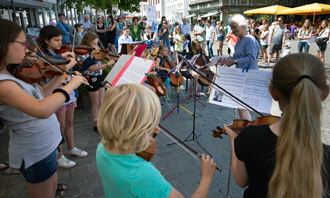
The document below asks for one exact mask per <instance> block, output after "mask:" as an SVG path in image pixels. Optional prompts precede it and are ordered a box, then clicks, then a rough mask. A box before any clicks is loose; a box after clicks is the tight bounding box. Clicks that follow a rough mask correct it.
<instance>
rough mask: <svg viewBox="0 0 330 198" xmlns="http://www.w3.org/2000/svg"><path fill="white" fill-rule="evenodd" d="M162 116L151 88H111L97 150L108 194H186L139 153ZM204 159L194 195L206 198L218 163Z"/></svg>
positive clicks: (130, 195)
mask: <svg viewBox="0 0 330 198" xmlns="http://www.w3.org/2000/svg"><path fill="white" fill-rule="evenodd" d="M165 49H166V46H165ZM123 98H125V100H123ZM160 116H161V104H160V102H159V99H158V98H157V96H156V94H155V93H154V92H153V91H151V90H150V89H149V88H147V87H145V86H143V85H139V84H122V85H118V86H114V87H111V88H109V89H108V91H107V93H106V95H105V100H104V104H103V105H102V108H101V110H100V115H99V120H100V121H99V124H98V126H99V128H100V133H101V135H102V141H101V142H100V143H99V145H98V148H97V151H96V163H97V169H98V171H99V174H100V177H101V180H102V184H103V189H104V193H105V196H106V197H125V198H129V197H177V198H183V197H184V196H183V195H182V194H181V193H180V192H179V191H178V190H176V189H175V188H174V187H172V185H171V184H170V183H169V182H168V181H166V179H165V178H164V177H163V176H162V174H161V173H160V172H159V171H158V170H157V169H156V168H155V167H154V165H153V164H152V163H150V162H148V161H146V160H144V159H143V158H141V157H139V156H137V155H136V154H135V153H137V152H141V151H143V150H145V149H147V148H148V146H149V144H150V141H152V140H153V138H152V137H151V134H152V133H153V132H157V131H159V128H158V127H157V126H158V123H159V120H160ZM118 117H119V118H120V119H117V118H118ZM201 161H202V165H201V180H200V182H199V185H198V187H197V189H196V190H195V192H194V193H193V195H192V197H199V198H206V197H207V194H208V191H209V188H210V185H211V183H212V178H213V175H214V172H215V168H216V166H215V163H214V162H213V159H211V158H210V156H206V155H204V154H202V155H201Z"/></svg>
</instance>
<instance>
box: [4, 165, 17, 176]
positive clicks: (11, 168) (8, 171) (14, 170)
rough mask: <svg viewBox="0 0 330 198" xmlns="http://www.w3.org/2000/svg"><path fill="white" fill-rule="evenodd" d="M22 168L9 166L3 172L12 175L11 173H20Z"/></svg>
mask: <svg viewBox="0 0 330 198" xmlns="http://www.w3.org/2000/svg"><path fill="white" fill-rule="evenodd" d="M20 173H21V172H20V170H19V168H13V167H9V168H8V169H7V170H6V171H5V172H4V173H3V174H4V175H11V174H20Z"/></svg>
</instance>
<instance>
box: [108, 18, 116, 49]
mask: <svg viewBox="0 0 330 198" xmlns="http://www.w3.org/2000/svg"><path fill="white" fill-rule="evenodd" d="M105 27H106V29H107V32H106V35H107V40H108V42H107V43H108V45H109V49H110V51H111V52H112V53H114V54H116V53H117V51H116V45H115V39H116V30H117V22H116V21H115V20H114V19H113V16H112V15H109V16H108V21H107V22H106V24H105Z"/></svg>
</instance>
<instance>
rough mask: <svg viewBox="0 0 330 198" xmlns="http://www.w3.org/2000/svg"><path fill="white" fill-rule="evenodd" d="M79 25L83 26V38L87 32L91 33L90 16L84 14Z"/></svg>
mask: <svg viewBox="0 0 330 198" xmlns="http://www.w3.org/2000/svg"><path fill="white" fill-rule="evenodd" d="M79 23H80V24H82V25H83V26H84V31H83V33H82V35H83V36H85V34H87V32H91V31H93V24H92V22H91V21H90V16H89V14H85V15H84V19H83V20H81V21H79Z"/></svg>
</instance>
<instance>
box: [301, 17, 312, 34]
mask: <svg viewBox="0 0 330 198" xmlns="http://www.w3.org/2000/svg"><path fill="white" fill-rule="evenodd" d="M306 22H309V25H308V27H307V28H306V27H305V23H306ZM302 31H303V32H308V33H309V32H310V31H311V21H310V20H309V19H306V20H305V22H304V25H303V26H302Z"/></svg>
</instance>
